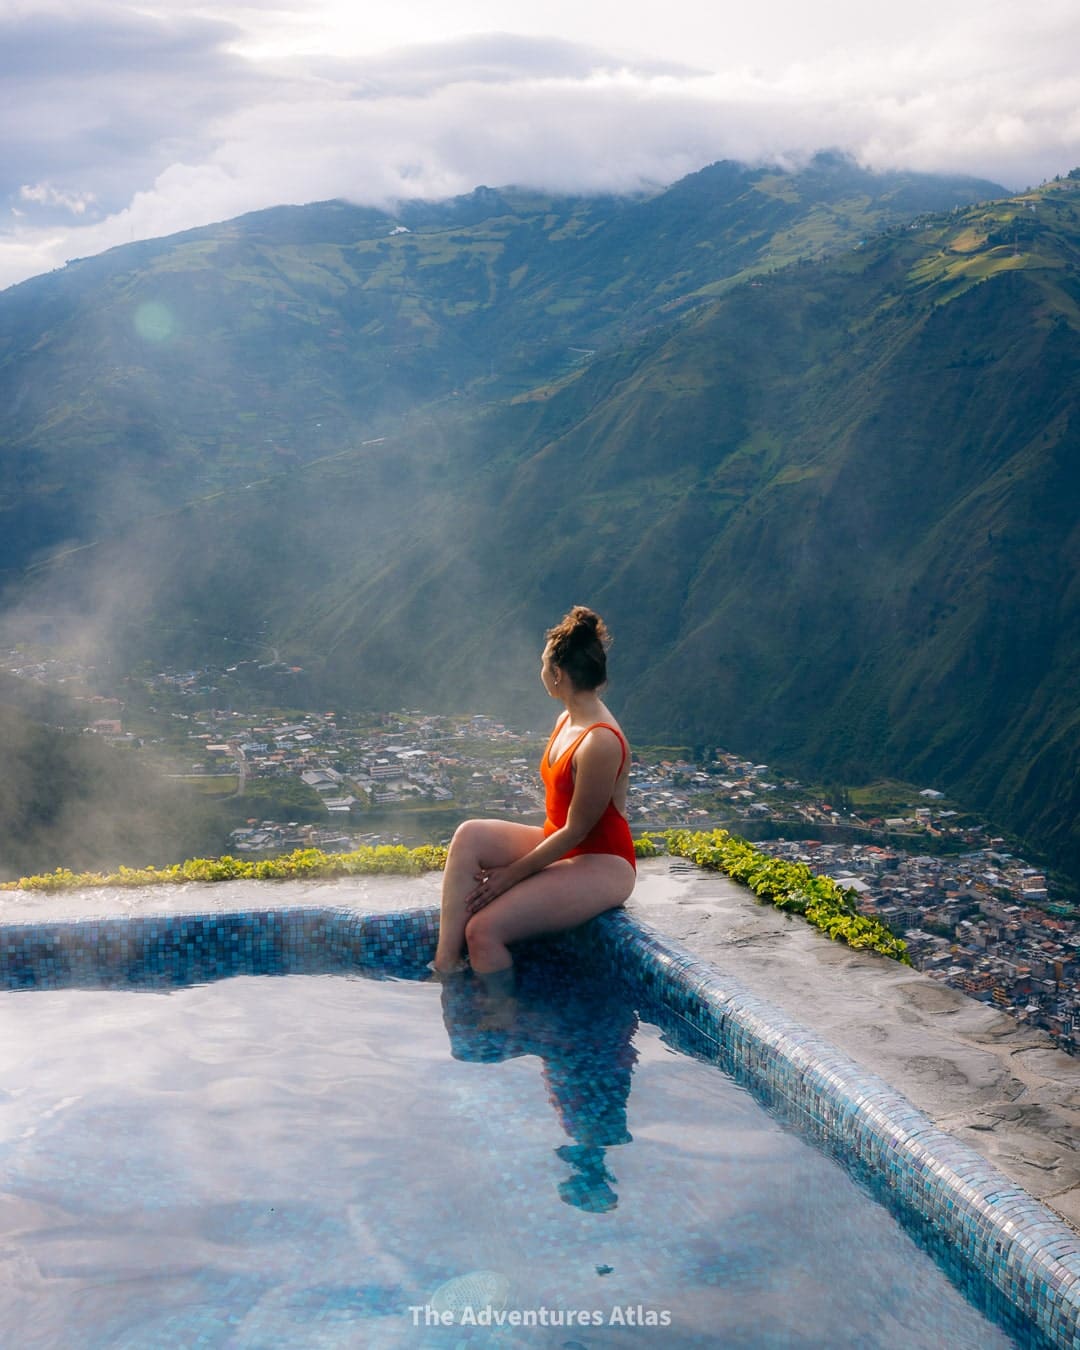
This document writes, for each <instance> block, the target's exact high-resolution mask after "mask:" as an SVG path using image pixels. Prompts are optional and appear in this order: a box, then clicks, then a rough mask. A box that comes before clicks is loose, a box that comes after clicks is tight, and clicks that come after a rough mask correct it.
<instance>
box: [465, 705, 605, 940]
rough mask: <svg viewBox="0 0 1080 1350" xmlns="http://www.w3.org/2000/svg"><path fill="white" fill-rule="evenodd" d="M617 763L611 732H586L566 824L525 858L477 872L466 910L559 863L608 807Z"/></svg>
mask: <svg viewBox="0 0 1080 1350" xmlns="http://www.w3.org/2000/svg"><path fill="white" fill-rule="evenodd" d="M622 763H623V746H622V742H621V740H620V739H619V737H618V735H617V734H616V733H615V732H614V731H612V732H609V733H605V730H604V728H602V727H596V728H594V729H593V730H592V731H590V732H589V733H588V735H587V736H586V737H585V739H584V740H583V741H582V742H581V744H580V745H579V746H578V748H577V750H576V751H575V752H574V770H575V772H574V795H573V797H572V798H571V799H570V809H569V811H568V812H567V815H566V824H565V825H563V826H561V828H559V829H557V830H555V831H554V832H553V833H552V834H549V835H548V836H547V838H546V839H544V840H543V842H542V843H539V844H537V846H536V847H535V848H534V849H533V850H532V851H531V852H530V853H526V854H525V855H524V857H521V858H518V859H517V860H516V861H515V862H512V863H508V864H507V866H506V867H492V868H489V869H488V870H487V871H485V872H483V873H480V874H479V875H478V876H477V883H478V884H477V886H476V888H475V889H474V890H473V891H472V892H471V893H470V894H469V895H468V896H467V897H466V900H465V903H466V906H467V907H468V909H469V911H470V913H475V912H476V911H477V910H478V909H483V907H484V906H485V905H489V904H490V903H491V902H492V900H494V899H496V898H497V897H498V896H500V895H502V894H503V893H504V892H505V891H508V890H509V889H510V887H511V886H516V885H517V884H518V882H520V881H524V880H525V878H526V877H531V876H532V875H533V873H534V872H539V871H542V870H543V868H545V867H548V866H549V865H550V864H551V863H553V862H558V860H559V859H560V858H563V857H565V856H566V854H567V853H569V851H570V850H571V849H572V848H576V847H577V846H578V844H580V843H581V841H582V840H583V839H584V838H585V836H586V835H587V834H588V833H589V831H590V830H591V829H592V828H593V826H594V825H595V824H596V823H597V821H598V820H599V819H600V817H601V816H602V815H603V814H604V812H605V811H606V810H607V805H608V802H610V801H611V797H612V794H613V793H614V791H615V782H616V780H617V779H618V777H619V770H620V768H621V767H622ZM485 877H486V878H487V880H486V881H485V880H484V878H485Z"/></svg>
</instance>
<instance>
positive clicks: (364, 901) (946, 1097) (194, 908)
mask: <svg viewBox="0 0 1080 1350" xmlns="http://www.w3.org/2000/svg"><path fill="white" fill-rule="evenodd" d="M439 881H440V878H439V876H438V874H429V875H427V876H423V877H418V878H405V877H357V878H347V879H341V880H333V881H306V882H305V881H287V882H264V883H253V882H224V883H217V884H212V885H211V884H205V885H204V884H195V883H192V884H188V885H184V886H153V887H151V886H146V887H137V888H133V889H131V890H119V889H109V890H103V891H78V892H72V893H66V894H59V895H43V894H34V893H30V894H26V893H22V892H0V922H3V923H26V922H30V923H33V922H49V921H52V920H57V919H67V918H78V917H87V916H97V915H105V914H125V913H142V914H149V913H196V912H206V911H209V910H223V909H262V908H279V907H285V906H292V905H304V906H309V905H328V906H338V905H340V906H345V907H348V908H354V909H368V910H389V909H408V908H414V907H418V906H426V905H431V904H436V903H437V902H438V893H439ZM627 908H628V909H629V910H630V912H631V913H633V914H635V915H636V916H637V917H639V918H641V919H643V920H645V921H646V922H648V923H650V924H652V925H653V926H654V927H656V928H657V929H659V930H660V931H661V932H663V933H664V934H666V935H668V936H669V937H672V938H675V939H677V940H678V941H680V942H682V943H683V944H685V946H687V947H688V948H690V950H692V951H693V952H695V953H697V954H698V955H700V956H703V957H705V958H707V959H708V960H710V961H713V962H714V963H715V964H716V965H717V966H719V967H720V968H721V969H722V970H724V971H727V972H729V973H730V974H731V975H733V976H735V978H736V979H738V980H739V981H740V982H741V983H742V984H743V985H744V986H745V987H746V988H747V989H749V990H750V991H752V992H753V993H755V994H757V995H759V996H760V997H762V998H765V999H767V1000H769V1001H770V1002H771V1003H773V1004H775V1005H776V1006H778V1007H780V1008H782V1009H783V1010H784V1011H785V1012H786V1013H787V1014H788V1015H789V1016H791V1017H793V1018H795V1019H796V1020H797V1021H799V1022H801V1023H803V1024H804V1025H805V1026H809V1027H811V1028H813V1029H814V1030H815V1031H817V1032H818V1033H819V1034H820V1035H822V1036H824V1037H825V1038H826V1039H827V1040H829V1041H831V1042H832V1043H833V1044H834V1045H836V1046H837V1047H839V1048H840V1049H841V1050H843V1051H844V1052H845V1053H846V1054H848V1055H850V1056H851V1058H852V1059H854V1060H855V1061H857V1062H858V1063H859V1064H861V1065H862V1066H863V1067H864V1068H866V1069H869V1070H871V1071H872V1072H873V1073H876V1074H879V1075H880V1076H881V1077H882V1078H884V1079H885V1080H886V1081H887V1082H889V1083H891V1084H892V1085H893V1086H894V1087H896V1088H897V1089H899V1091H901V1092H902V1093H903V1094H904V1095H905V1096H906V1097H908V1098H909V1100H910V1101H912V1102H913V1103H914V1104H915V1105H916V1106H918V1107H919V1108H920V1109H921V1110H923V1111H925V1112H926V1114H927V1115H928V1116H929V1117H930V1118H931V1119H932V1120H933V1121H934V1122H935V1123H936V1124H938V1125H940V1126H941V1127H942V1128H943V1129H945V1130H948V1131H949V1132H950V1133H952V1134H954V1135H956V1136H958V1137H959V1138H962V1139H964V1140H965V1141H966V1142H967V1143H968V1144H969V1145H970V1146H971V1147H972V1148H974V1149H975V1150H976V1151H977V1152H979V1153H981V1154H982V1155H983V1156H984V1157H986V1158H988V1159H989V1160H990V1161H991V1162H993V1163H994V1164H995V1166H997V1167H998V1168H1000V1170H1001V1171H1002V1172H1004V1173H1005V1175H1006V1176H1008V1177H1011V1178H1012V1179H1013V1180H1015V1181H1017V1182H1018V1183H1019V1184H1020V1185H1022V1186H1023V1187H1024V1189H1025V1190H1027V1191H1028V1192H1029V1193H1030V1194H1031V1195H1034V1196H1037V1197H1038V1198H1039V1199H1040V1200H1042V1201H1043V1202H1044V1203H1046V1204H1047V1205H1049V1206H1050V1207H1051V1208H1052V1209H1054V1210H1055V1211H1056V1212H1057V1213H1058V1214H1059V1215H1061V1217H1062V1218H1064V1219H1065V1220H1067V1221H1068V1222H1069V1223H1071V1224H1072V1225H1073V1227H1075V1228H1078V1229H1080V1059H1074V1058H1073V1057H1071V1056H1069V1055H1066V1054H1064V1053H1063V1052H1062V1051H1060V1050H1058V1049H1056V1048H1055V1046H1054V1044H1053V1042H1052V1041H1051V1039H1050V1038H1049V1036H1048V1035H1047V1034H1046V1033H1045V1032H1042V1031H1038V1030H1035V1029H1030V1028H1024V1027H1021V1026H1020V1025H1019V1024H1018V1023H1017V1022H1015V1021H1014V1020H1013V1019H1012V1018H1011V1017H1009V1016H1007V1015H1006V1014H1004V1013H1000V1012H997V1011H996V1010H994V1009H993V1008H990V1007H987V1006H986V1005H985V1004H981V1003H977V1002H975V1000H973V999H969V998H967V997H965V996H964V995H963V994H961V993H959V992H958V991H957V990H954V989H949V988H947V987H946V986H944V985H942V984H940V983H938V982H937V981H935V980H932V979H930V977H929V976H928V975H923V974H920V973H919V972H918V971H913V970H911V969H909V968H908V967H905V966H900V965H897V964H896V963H895V962H893V961H889V960H887V959H885V958H884V957H879V956H876V955H874V954H869V953H863V952H853V951H851V950H849V949H848V948H847V947H844V946H842V945H840V944H839V943H834V942H830V941H829V939H828V938H826V937H824V936H823V935H822V934H820V933H818V932H817V931H816V930H814V929H812V928H811V927H810V926H809V925H808V924H806V923H805V922H804V921H803V920H801V919H798V918H793V917H790V916H787V915H784V914H781V913H779V912H778V911H777V910H775V909H773V908H772V907H771V906H767V905H761V904H758V903H757V901H756V900H755V899H754V897H753V896H752V895H751V894H750V892H748V891H747V890H745V889H744V888H743V887H741V886H737V885H735V884H734V883H733V882H731V881H729V880H727V878H725V877H722V876H719V875H717V874H715V873H707V872H702V871H699V870H698V869H697V868H694V867H691V866H689V865H687V864H684V863H681V862H679V861H678V860H670V859H656V860H652V861H649V862H646V863H643V864H642V866H641V869H640V873H639V880H638V885H637V889H636V890H635V892H634V895H633V896H632V897H631V900H630V902H629V904H628V906H627Z"/></svg>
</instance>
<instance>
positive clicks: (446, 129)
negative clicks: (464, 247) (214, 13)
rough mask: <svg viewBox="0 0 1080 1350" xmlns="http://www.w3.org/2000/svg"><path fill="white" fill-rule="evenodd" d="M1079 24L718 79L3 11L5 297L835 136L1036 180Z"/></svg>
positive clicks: (1075, 80) (956, 32)
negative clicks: (259, 45) (178, 253)
mask: <svg viewBox="0 0 1080 1350" xmlns="http://www.w3.org/2000/svg"><path fill="white" fill-rule="evenodd" d="M1071 10H1072V6H1069V5H1064V6H1063V5H1059V4H1057V3H1055V0H1047V4H1046V6H1044V7H1043V8H1042V9H1041V10H1040V11H1039V14H1038V15H1036V16H1035V17H1034V18H1033V17H1031V16H1029V15H1027V14H1021V13H1020V12H1019V11H1014V10H1013V9H1012V8H1008V7H1007V8H999V9H997V10H995V9H994V7H993V4H992V3H990V4H989V8H987V5H982V6H980V7H979V8H978V9H976V8H975V7H974V5H973V4H972V3H969V2H968V0H956V3H954V5H953V6H952V7H951V8H950V9H949V10H948V11H945V12H944V13H945V17H943V18H942V19H941V21H940V22H939V23H937V25H936V26H935V27H933V28H931V29H926V30H925V31H924V29H923V28H921V27H920V26H919V25H913V26H912V31H913V33H914V36H910V37H908V38H907V39H905V40H903V41H897V40H890V42H889V43H887V44H886V43H884V42H883V41H882V40H881V39H880V38H879V39H875V38H874V37H873V35H872V34H866V33H864V34H862V36H861V38H860V40H859V42H858V43H854V42H852V43H849V44H847V45H844V44H842V43H841V44H838V45H829V44H828V43H825V42H821V43H819V44H817V45H815V46H813V47H806V49H805V50H804V52H803V54H802V55H800V56H799V58H798V59H793V60H786V61H783V62H776V63H774V64H772V65H761V64H755V65H751V64H748V63H747V62H746V61H744V60H743V59H742V56H743V55H745V52H744V53H742V54H740V53H737V52H733V54H732V56H731V58H730V59H729V60H728V61H726V62H725V63H724V64H723V65H722V66H719V65H718V63H717V62H716V61H715V60H712V61H708V62H707V61H704V60H703V61H702V62H701V63H700V65H694V66H691V65H687V64H683V63H680V62H678V61H674V60H669V59H667V58H666V57H664V56H663V54H658V55H657V56H656V57H655V58H654V59H653V58H650V59H646V58H643V57H634V56H632V55H631V56H627V55H625V54H621V53H617V54H613V53H611V52H608V51H606V50H604V49H602V48H601V47H598V46H596V45H595V44H594V45H589V44H585V43H576V42H571V41H567V40H561V39H554V38H547V37H533V36H528V35H523V34H521V33H517V34H505V33H495V34H485V35H474V36H471V37H459V38H455V39H453V40H450V41H446V42H439V43H430V42H429V43H425V44H419V45H413V46H408V47H402V48H397V49H395V50H391V51H388V52H384V53H376V54H370V53H369V54H364V53H360V54H357V55H352V56H346V55H339V56H334V57H329V56H327V55H326V53H325V51H323V52H316V53H314V54H312V53H302V52H301V53H293V54H287V55H282V54H281V52H280V51H279V52H277V54H276V55H275V56H274V57H273V59H270V58H267V59H265V60H260V61H256V60H255V59H253V58H251V57H250V56H243V55H241V51H242V50H243V46H244V41H243V40H242V39H244V31H246V33H247V39H248V40H249V39H250V37H251V32H250V30H244V31H242V30H241V26H240V24H239V21H238V15H240V14H241V11H239V10H234V11H232V14H233V19H234V20H237V22H235V23H233V24H229V23H224V22H220V21H215V20H210V19H205V18H200V17H197V16H195V15H189V16H187V17H182V18H175V17H171V16H170V15H169V14H157V15H155V14H153V13H150V12H146V13H135V12H134V11H128V10H123V11H122V12H114V11H109V12H105V11H95V10H90V11H87V10H84V9H82V8H80V9H79V10H77V11H75V10H53V11H49V12H47V13H45V14H39V13H37V12H35V13H34V14H25V13H24V14H23V15H22V17H21V18H20V17H17V16H16V17H12V16H11V15H10V14H9V16H8V17H7V18H6V19H5V18H3V17H2V15H0V51H2V52H3V56H2V57H0V67H2V68H6V70H7V72H8V74H7V75H6V77H5V90H6V91H7V92H6V93H5V98H6V100H7V105H8V107H7V111H8V112H9V113H10V114H11V115H10V116H7V117H5V118H4V119H2V120H0V125H2V126H3V131H2V132H0V163H2V164H3V165H4V171H3V173H2V174H0V201H3V200H4V199H5V194H6V201H7V213H6V219H5V218H4V216H0V285H4V284H8V283H10V282H13V281H16V280H18V279H20V278H21V277H24V276H27V275H29V274H30V273H31V272H33V271H43V270H46V269H48V268H50V267H53V266H56V265H58V264H59V263H60V262H62V261H63V259H64V258H65V257H67V256H84V255H86V254H89V253H93V252H97V251H99V250H101V249H103V248H107V247H109V246H111V245H114V244H119V243H126V242H128V241H129V240H131V239H136V238H144V237H147V236H148V235H155V234H165V233H170V232H172V231H175V230H179V229H184V228H188V227H191V226H195V225H199V224H208V223H211V222H212V221H216V220H221V219H225V218H228V217H229V216H233V215H237V214H240V213H242V212H244V211H248V210H253V209H257V208H261V207H265V206H270V205H275V204H278V203H284V202H294V203H295V202H305V201H314V200H324V199H327V198H331V197H345V198H348V199H350V200H353V201H357V202H362V203H372V204H380V205H386V204H389V203H392V202H393V201H394V200H396V199H401V198H408V197H442V196H447V195H452V194H454V193H458V192H467V191H469V190H471V189H472V188H473V187H475V186H476V185H477V184H480V183H486V184H488V185H490V186H498V185H503V184H510V183H515V184H519V185H522V186H534V187H538V188H547V189H551V190H559V191H577V192H590V191H611V192H623V191H631V190H634V189H637V188H640V187H643V186H651V185H661V184H665V183H668V182H671V181H673V180H674V179H676V178H678V177H680V176H681V175H683V174H685V173H687V172H690V171H692V170H694V169H697V168H699V167H701V166H702V165H704V164H706V163H709V162H711V161H713V160H716V159H721V158H725V157H727V158H735V159H742V160H746V161H748V162H761V161H768V160H774V161H778V162H787V163H791V162H797V161H798V160H799V159H800V158H802V157H805V156H808V155H810V154H812V153H813V152H814V151H816V150H818V149H820V148H822V147H825V146H828V147H837V148H841V149H845V150H847V151H849V152H851V153H852V154H854V155H855V156H856V158H858V159H859V160H860V161H861V162H863V163H864V164H867V165H869V166H871V167H878V168H913V169H919V170H925V171H947V172H960V173H968V174H976V175H980V176H984V177H989V178H992V179H995V180H997V181H1000V182H1003V183H1005V184H1006V185H1007V186H1009V187H1023V186H1026V185H1027V184H1029V183H1034V182H1038V181H1041V180H1042V179H1043V178H1045V177H1050V176H1053V175H1054V174H1055V173H1059V172H1064V171H1067V170H1068V169H1069V168H1071V167H1072V166H1073V165H1074V164H1075V163H1077V162H1078V161H1080V75H1078V74H1077V72H1076V71H1075V70H1074V68H1073V63H1072V60H1071V54H1072V53H1073V52H1075V51H1076V50H1077V47H1078V46H1080V14H1076V15H1074V14H1073V13H1072V12H1071ZM245 12H246V11H245ZM252 12H253V11H252ZM280 12H281V14H286V12H288V13H292V14H295V11H287V7H286V8H283V9H282V10H281V11H280ZM627 12H628V14H629V12H630V11H629V10H628V11H627ZM979 15H982V16H983V17H984V18H986V16H987V15H989V19H988V21H987V22H977V21H976V19H977V17H978V16H979ZM252 22H253V20H252ZM744 22H745V20H744ZM890 37H892V35H890ZM707 67H708V68H707ZM80 204H81V209H80ZM76 213H77V214H76Z"/></svg>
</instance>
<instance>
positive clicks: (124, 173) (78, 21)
mask: <svg viewBox="0 0 1080 1350" xmlns="http://www.w3.org/2000/svg"><path fill="white" fill-rule="evenodd" d="M236 36H237V30H236V29H234V28H233V27H232V26H231V25H228V24H224V23H221V22H217V21H212V20H206V19H200V18H179V19H173V18H155V17H153V16H150V15H143V14H139V13H137V12H135V11H129V10H124V11H122V12H120V13H115V12H111V11H106V10H100V9H94V8H83V7H80V8H78V9H58V8H53V9H43V10H38V9H36V8H35V9H34V10H32V11H25V10H19V11H12V10H11V9H10V8H9V9H8V10H6V11H3V12H0V89H2V90H3V93H2V95H0V99H2V102H0V107H2V109H3V116H2V117H0V203H3V202H5V201H6V202H7V203H8V204H9V205H10V203H11V202H12V200H13V198H15V197H17V196H18V195H19V193H20V189H21V188H22V187H23V186H24V185H26V184H31V185H34V184H42V183H46V184H50V185H52V188H53V191H54V192H55V193H56V194H57V199H56V200H47V199H45V198H43V199H42V200H41V201H40V202H39V203H38V205H40V206H42V207H46V208H47V207H49V206H55V205H57V204H58V203H59V204H62V203H63V202H64V201H66V200H67V199H75V198H78V199H81V200H83V201H84V202H87V203H89V202H90V201H95V202H98V203H99V204H100V210H101V213H103V214H106V213H108V212H110V211H113V210H118V209H122V208H123V206H125V205H126V204H127V203H128V202H129V201H130V199H131V195H132V193H133V192H134V191H136V190H137V189H138V188H140V187H145V186H146V185H147V184H148V183H149V182H152V181H153V178H154V176H155V175H156V174H157V173H158V172H160V171H161V169H162V168H164V167H165V166H166V165H167V164H168V163H170V162H172V161H174V160H176V159H178V158H181V157H184V156H187V157H191V156H195V155H201V154H204V153H207V152H208V151H209V150H210V149H212V147H213V145H214V143H215V141H214V136H213V131H212V124H213V120H214V119H215V118H216V117H217V116H219V115H220V114H221V113H222V112H226V111H228V110H229V109H231V108H235V107H237V106H239V105H241V104H242V103H244V102H245V101H247V100H249V99H251V98H252V97H257V96H258V97H264V98H265V97H268V90H267V89H265V88H263V90H262V92H261V94H259V95H256V93H255V90H256V88H257V87H258V86H259V85H260V84H261V83H262V81H261V78H260V76H259V74H258V72H257V71H256V70H255V69H254V68H253V67H251V65H250V64H249V63H247V62H245V61H243V60H242V59H240V58H239V57H237V56H235V55H233V54H231V53H230V52H229V51H228V50H227V45H228V43H229V42H230V41H232V40H234V39H235V37H236ZM25 200H26V199H25V198H23V201H25ZM43 214H45V213H43Z"/></svg>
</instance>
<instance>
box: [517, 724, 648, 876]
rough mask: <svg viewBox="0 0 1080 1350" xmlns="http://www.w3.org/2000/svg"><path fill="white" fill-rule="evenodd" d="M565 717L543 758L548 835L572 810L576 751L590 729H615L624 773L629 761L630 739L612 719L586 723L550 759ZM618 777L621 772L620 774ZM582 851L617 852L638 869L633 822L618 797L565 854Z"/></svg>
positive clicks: (542, 774)
mask: <svg viewBox="0 0 1080 1350" xmlns="http://www.w3.org/2000/svg"><path fill="white" fill-rule="evenodd" d="M564 720H565V717H561V718H560V719H559V720H558V721H557V722H556V723H555V729H554V731H552V733H551V737H550V739H549V740H548V743H547V746H546V748H545V750H544V754H543V758H542V759H541V760H540V777H541V778H542V779H543V780H544V805H545V808H546V811H547V819H546V820H545V821H544V834H545V835H548V834H554V833H555V831H556V830H560V829H562V827H563V826H564V825H565V824H566V817H567V816H568V815H569V813H570V801H571V799H572V798H573V795H574V771H573V759H574V751H575V750H576V749H577V748H578V746H579V745H580V744H581V742H582V741H583V740H584V739H585V737H586V736H587V735H588V734H589V732H590V731H593V730H594V729H595V728H596V727H606V728H607V729H608V731H613V732H614V733H615V735H616V736H618V738H619V743H620V744H621V745H622V759H621V760H620V762H619V773H620V774H621V773H622V771H623V766H624V765H625V764H626V755H627V750H628V746H627V744H626V739H625V737H624V736H623V734H622V732H620V731H619V729H618V727H614V726H612V725H611V723H610V722H594V723H593V724H592V726H589V727H586V728H585V730H584V731H583V732H582V733H581V735H580V736H579V737H578V738H577V739H576V740H575V741H573V742H572V743H571V744H570V745H568V746H567V747H566V749H565V750H564V751H563V752H562V754H561V755H560V756H559V758H558V759H557V760H556V761H555V763H554V764H552V763H551V762H550V760H549V756H550V754H551V747H552V746H553V745H554V744H555V737H556V736H557V735H558V734H559V731H560V730H561V729H562V726H563V723H564ZM617 778H618V775H616V779H617ZM580 853H614V854H615V856H616V857H617V858H625V859H626V861H627V862H628V863H629V864H630V866H631V867H632V868H633V869H634V871H635V872H636V871H637V860H636V858H635V856H634V838H633V835H632V834H631V833H630V823H629V821H628V820H627V819H626V817H625V816H624V815H623V813H622V812H621V811H620V810H619V808H618V807H617V806H616V805H615V803H614V801H609V802H608V804H607V806H606V807H605V808H604V814H603V815H602V816H601V817H600V819H599V820H598V821H597V822H596V824H595V825H594V826H593V827H592V829H591V830H590V831H589V833H588V834H587V835H586V836H585V838H584V839H583V840H582V841H581V843H580V844H578V846H577V847H576V848H572V849H570V850H569V852H567V853H566V854H564V855H563V856H564V857H567V858H574V857H577V855H578V854H580Z"/></svg>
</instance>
